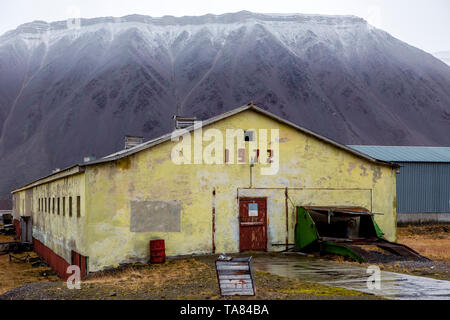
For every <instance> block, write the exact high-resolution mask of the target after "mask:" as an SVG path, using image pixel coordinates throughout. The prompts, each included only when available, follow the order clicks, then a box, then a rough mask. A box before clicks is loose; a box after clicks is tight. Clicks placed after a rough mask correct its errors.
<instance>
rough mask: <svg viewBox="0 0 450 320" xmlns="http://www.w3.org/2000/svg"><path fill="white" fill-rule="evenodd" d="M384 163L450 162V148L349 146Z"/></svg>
mask: <svg viewBox="0 0 450 320" xmlns="http://www.w3.org/2000/svg"><path fill="white" fill-rule="evenodd" d="M349 147H350V148H352V149H355V150H357V151H359V152H363V153H365V154H367V155H369V156H371V157H374V158H377V159H380V160H384V161H398V162H450V148H449V147H406V146H349Z"/></svg>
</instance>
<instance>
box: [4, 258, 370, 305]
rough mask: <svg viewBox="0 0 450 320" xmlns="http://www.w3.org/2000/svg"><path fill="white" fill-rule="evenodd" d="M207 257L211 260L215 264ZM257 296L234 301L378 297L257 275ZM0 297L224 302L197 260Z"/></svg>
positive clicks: (207, 267)
mask: <svg viewBox="0 0 450 320" xmlns="http://www.w3.org/2000/svg"><path fill="white" fill-rule="evenodd" d="M214 258H215V257H210V258H209V260H214ZM255 279H256V288H257V294H256V296H254V297H236V298H237V299H250V300H251V299H262V300H265V299H271V300H272V299H296V300H299V299H308V300H309V299H377V297H374V296H371V295H367V294H364V293H360V292H357V291H352V290H347V289H341V288H333V287H328V286H324V285H320V284H315V283H310V282H302V281H299V280H295V279H289V278H285V277H279V276H275V275H272V274H269V273H264V272H258V271H256V273H255ZM1 299H5V300H8V299H50V300H53V299H63V300H66V299H70V300H78V299H80V300H86V299H88V300H90V299H95V300H103V299H133V300H140V299H177V300H178V299H200V300H203V299H222V297H221V296H220V294H219V290H218V284H217V276H216V271H215V267H214V265H213V264H210V263H207V262H203V261H199V259H197V258H181V259H179V258H177V259H169V260H167V261H166V262H165V263H164V264H154V265H133V266H129V267H123V268H120V269H117V270H114V271H105V272H100V273H97V274H94V275H92V276H90V278H89V279H88V280H86V281H83V282H82V283H81V289H80V290H70V289H68V288H67V286H66V284H65V283H63V282H47V283H37V284H36V283H32V284H27V285H25V286H21V287H18V288H16V289H14V290H10V291H9V292H7V293H5V294H3V295H1V296H0V300H1Z"/></svg>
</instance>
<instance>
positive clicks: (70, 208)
mask: <svg viewBox="0 0 450 320" xmlns="http://www.w3.org/2000/svg"><path fill="white" fill-rule="evenodd" d="M71 216H72V197H69V217H71Z"/></svg>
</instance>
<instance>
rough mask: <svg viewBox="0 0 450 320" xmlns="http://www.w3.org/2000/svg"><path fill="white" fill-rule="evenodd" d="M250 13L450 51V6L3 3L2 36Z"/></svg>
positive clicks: (326, 0)
mask: <svg viewBox="0 0 450 320" xmlns="http://www.w3.org/2000/svg"><path fill="white" fill-rule="evenodd" d="M241 10H248V11H252V12H261V13H314V14H347V15H348V14H352V15H356V16H359V17H362V18H364V19H366V20H368V21H369V23H371V24H372V25H374V26H376V27H378V28H380V29H383V30H385V31H387V32H389V33H390V34H392V35H393V36H395V37H397V38H399V39H400V40H403V41H405V42H407V43H409V44H411V45H414V46H416V47H419V48H421V49H423V50H425V51H428V52H432V53H433V52H437V51H448V50H450V1H449V0H308V1H305V0H290V1H289V0H245V1H244V0H185V1H181V0H157V1H155V0H39V1H37V0H0V34H3V33H4V32H6V31H8V30H11V29H15V28H16V27H17V26H18V25H20V24H23V23H26V22H31V21H34V20H44V21H48V22H53V21H59V20H65V19H67V18H70V17H74V14H73V13H74V12H77V11H79V12H80V15H81V17H83V18H93V17H104V16H114V17H120V16H124V15H128V14H134V13H137V14H143V15H149V16H153V17H160V16H163V15H173V16H184V15H202V14H206V13H213V14H222V13H227V12H236V11H241Z"/></svg>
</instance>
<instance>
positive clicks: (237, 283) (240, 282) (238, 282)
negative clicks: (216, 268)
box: [220, 279, 253, 286]
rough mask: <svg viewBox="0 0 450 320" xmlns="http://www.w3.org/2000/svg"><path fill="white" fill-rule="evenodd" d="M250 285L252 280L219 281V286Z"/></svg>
mask: <svg viewBox="0 0 450 320" xmlns="http://www.w3.org/2000/svg"><path fill="white" fill-rule="evenodd" d="M251 284H253V283H252V280H251V279H249V280H241V279H236V280H229V279H227V280H220V285H221V286H224V285H233V286H234V285H251Z"/></svg>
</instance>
